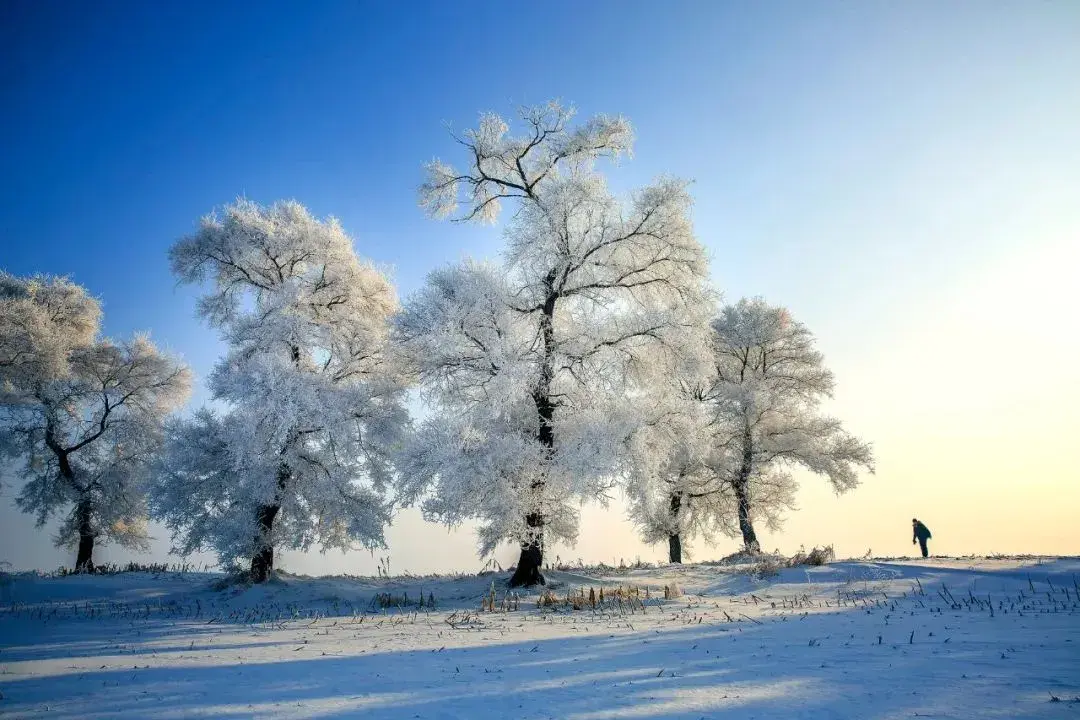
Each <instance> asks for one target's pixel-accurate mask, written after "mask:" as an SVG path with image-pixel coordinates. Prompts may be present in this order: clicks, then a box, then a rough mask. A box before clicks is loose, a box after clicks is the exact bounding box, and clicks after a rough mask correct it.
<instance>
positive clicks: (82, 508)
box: [75, 500, 95, 572]
mask: <svg viewBox="0 0 1080 720" xmlns="http://www.w3.org/2000/svg"><path fill="white" fill-rule="evenodd" d="M91 513H92V510H91V507H90V503H89V501H87V500H83V501H81V502H80V503H79V505H78V507H76V508H75V515H76V517H77V518H78V521H79V554H78V555H76V556H75V572H93V571H94V539H95V535H94V526H93V524H92V523H91V521H90V520H91Z"/></svg>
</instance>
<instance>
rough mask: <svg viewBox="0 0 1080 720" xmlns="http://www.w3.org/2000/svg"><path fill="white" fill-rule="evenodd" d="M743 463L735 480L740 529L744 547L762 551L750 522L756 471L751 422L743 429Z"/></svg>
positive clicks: (753, 550)
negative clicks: (751, 480) (751, 484)
mask: <svg viewBox="0 0 1080 720" xmlns="http://www.w3.org/2000/svg"><path fill="white" fill-rule="evenodd" d="M742 450H743V456H742V465H741V466H740V467H739V477H738V478H737V479H736V480H735V499H736V500H738V502H739V530H740V531H741V532H742V539H743V547H744V548H745V549H746V551H747V552H752V553H758V552H761V544H760V543H759V542H758V539H757V533H756V532H754V524H753V523H752V522H750V488H749V484H750V475H751V474H752V473H753V472H754V436H753V434H752V433H751V431H750V425H749V423H748V424H747V425H746V429H745V430H744V431H743V448H742Z"/></svg>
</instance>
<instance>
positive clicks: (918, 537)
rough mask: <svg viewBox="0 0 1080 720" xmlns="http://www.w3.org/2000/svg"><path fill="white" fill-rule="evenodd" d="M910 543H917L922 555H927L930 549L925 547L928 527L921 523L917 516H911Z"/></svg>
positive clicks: (928, 532)
mask: <svg viewBox="0 0 1080 720" xmlns="http://www.w3.org/2000/svg"><path fill="white" fill-rule="evenodd" d="M911 530H912V536H911V544H912V545H914V544H915V543H916V542H917V543H919V549H920V550H922V556H923V557H929V556H930V551H929V550H927V549H926V541H927V540H929V539H930V528H928V527H926V526H925V525H923V524H922V523H921V522H920V521H919V519H918V518H911Z"/></svg>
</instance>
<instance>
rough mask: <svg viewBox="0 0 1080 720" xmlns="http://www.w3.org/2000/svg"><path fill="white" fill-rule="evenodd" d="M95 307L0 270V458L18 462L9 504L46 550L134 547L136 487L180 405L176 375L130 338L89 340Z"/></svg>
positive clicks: (86, 556)
mask: <svg viewBox="0 0 1080 720" xmlns="http://www.w3.org/2000/svg"><path fill="white" fill-rule="evenodd" d="M100 319H101V307H100V305H99V304H98V302H97V300H95V299H94V298H93V297H91V296H90V295H89V294H88V293H87V292H86V290H85V289H83V288H82V287H80V286H78V285H76V284H74V283H72V282H70V281H69V280H67V279H65V278H51V277H33V278H18V277H15V276H12V275H9V274H6V273H0V404H2V408H0V456H3V457H5V458H6V459H8V460H15V461H21V463H22V466H21V470H20V473H19V474H20V475H22V476H23V477H25V478H26V479H27V482H26V484H25V485H24V486H23V488H22V490H21V492H20V493H19V495H18V497H17V499H16V502H17V504H18V506H19V508H20V509H21V510H22V511H23V512H27V513H33V514H35V515H36V516H37V522H38V525H39V526H40V525H44V524H45V522H47V521H48V520H49V518H51V517H53V516H54V515H57V514H62V513H65V512H66V514H65V516H64V520H63V523H62V524H61V526H60V531H59V533H58V534H57V537H56V542H57V545H59V546H75V545H77V547H78V554H77V555H76V560H75V568H76V569H77V570H91V569H93V552H94V545H95V543H97V542H99V541H114V542H117V543H119V544H121V545H124V546H126V547H132V548H137V549H143V548H144V547H145V545H146V541H147V536H146V484H147V481H148V478H149V474H150V472H151V470H152V468H153V465H154V461H155V459H156V457H157V455H158V453H159V451H160V449H161V445H162V440H163V438H162V424H163V422H164V420H165V417H166V416H167V415H168V414H169V413H171V412H172V411H173V410H175V409H177V408H178V407H180V406H181V405H182V404H183V403H184V402H185V401H186V399H187V397H188V394H189V392H190V387H191V373H190V372H189V370H188V369H187V367H186V366H185V365H184V364H183V363H181V362H180V361H178V360H177V359H176V358H173V357H171V356H169V355H166V354H164V353H162V352H161V351H160V350H158V349H157V348H156V347H155V346H154V344H153V343H151V342H150V340H149V339H148V338H147V337H145V336H141V335H137V336H136V337H135V338H133V339H132V340H130V341H127V342H120V343H116V342H113V341H111V340H108V339H103V338H100V337H99V332H100V327H99V324H100Z"/></svg>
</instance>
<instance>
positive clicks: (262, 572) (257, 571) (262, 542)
mask: <svg viewBox="0 0 1080 720" xmlns="http://www.w3.org/2000/svg"><path fill="white" fill-rule="evenodd" d="M279 510H281V506H280V505H263V506H262V507H260V508H259V511H258V523H259V534H258V535H257V536H256V538H255V542H256V546H255V554H254V555H252V557H251V581H252V582H257V583H261V582H266V581H267V580H269V579H270V575H271V573H273V572H274V543H273V541H272V540H271V536H270V533H271V531H272V530H273V528H274V518H276V517H277V514H278V511H279Z"/></svg>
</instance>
